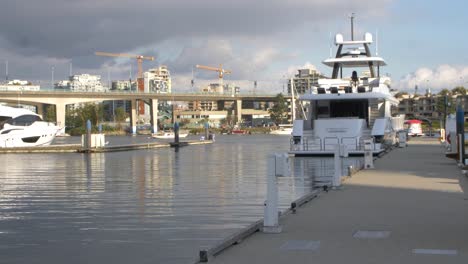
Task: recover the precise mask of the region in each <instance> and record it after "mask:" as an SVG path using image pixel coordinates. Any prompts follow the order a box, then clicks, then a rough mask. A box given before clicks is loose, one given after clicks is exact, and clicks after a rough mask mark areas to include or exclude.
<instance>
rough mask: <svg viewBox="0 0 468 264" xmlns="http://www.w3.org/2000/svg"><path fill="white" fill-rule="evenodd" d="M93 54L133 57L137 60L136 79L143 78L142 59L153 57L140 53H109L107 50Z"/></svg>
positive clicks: (151, 58) (151, 59)
mask: <svg viewBox="0 0 468 264" xmlns="http://www.w3.org/2000/svg"><path fill="white" fill-rule="evenodd" d="M94 54H96V55H97V56H107V57H126V58H134V59H136V60H137V64H138V79H140V78H143V66H142V65H141V64H142V63H143V60H150V61H153V60H154V57H151V56H142V55H132V54H125V53H109V52H100V51H97V52H95V53H94Z"/></svg>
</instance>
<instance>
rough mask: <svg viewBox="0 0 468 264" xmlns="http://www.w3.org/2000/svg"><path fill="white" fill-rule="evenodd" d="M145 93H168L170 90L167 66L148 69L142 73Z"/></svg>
mask: <svg viewBox="0 0 468 264" xmlns="http://www.w3.org/2000/svg"><path fill="white" fill-rule="evenodd" d="M143 78H144V92H145V93H170V92H171V91H172V80H171V74H170V72H169V70H168V69H167V66H165V65H161V66H159V67H158V68H154V69H150V70H149V71H147V72H145V73H144V74H143Z"/></svg>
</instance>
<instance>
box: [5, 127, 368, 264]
mask: <svg viewBox="0 0 468 264" xmlns="http://www.w3.org/2000/svg"><path fill="white" fill-rule="evenodd" d="M192 137H193V138H192V139H195V137H194V136H192ZM79 140H80V139H79V138H76V137H67V138H58V139H57V140H56V143H77V142H79ZM106 140H108V141H109V142H110V143H109V144H111V145H117V144H129V143H143V142H147V141H152V142H153V141H154V140H155V139H151V138H148V137H146V136H137V137H107V139H106ZM288 147H289V137H288V136H274V135H251V136H236V135H220V136H217V137H216V142H215V143H214V144H209V145H199V146H189V147H183V148H180V149H178V150H176V149H173V148H163V149H150V150H137V151H124V152H111V153H94V154H77V153H57V154H3V155H2V158H1V159H0V164H1V166H0V208H1V213H0V255H1V256H2V257H1V258H0V263H28V264H30V263H193V261H194V260H195V259H196V258H197V256H198V251H199V250H200V249H206V248H209V247H210V246H213V245H216V244H217V243H219V242H220V241H222V240H223V239H224V238H226V237H227V236H228V235H230V234H232V233H233V232H236V231H238V230H240V229H241V228H243V227H245V226H247V225H249V224H251V223H253V222H255V221H257V220H259V219H261V218H262V217H263V203H264V200H265V197H266V193H265V191H266V172H267V156H268V155H270V154H272V153H275V152H286V151H287V150H288ZM291 164H292V166H291V168H292V169H291V170H292V175H291V176H289V177H279V178H278V185H279V196H280V204H281V208H282V209H285V208H287V207H288V206H289V204H290V203H291V202H292V201H293V200H295V199H297V198H299V197H301V196H303V195H305V194H307V193H309V192H310V191H312V190H313V189H314V188H318V186H320V185H323V184H328V182H331V176H332V175H333V173H334V168H333V164H334V163H333V158H292V159H291ZM361 164H362V158H347V159H345V160H344V162H343V168H344V170H343V171H344V172H346V171H347V170H346V168H347V167H348V166H349V165H353V166H360V165H361Z"/></svg>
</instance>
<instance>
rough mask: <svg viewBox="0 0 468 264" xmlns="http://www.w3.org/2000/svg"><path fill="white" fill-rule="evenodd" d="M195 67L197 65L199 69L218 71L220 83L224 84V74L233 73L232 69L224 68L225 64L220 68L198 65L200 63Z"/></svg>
mask: <svg viewBox="0 0 468 264" xmlns="http://www.w3.org/2000/svg"><path fill="white" fill-rule="evenodd" d="M195 67H197V69H203V70H208V71H215V72H218V77H219V84H220V85H222V84H223V77H224V74H231V71H230V70H226V69H223V65H222V64H220V65H219V68H215V67H210V66H204V65H198V64H197V65H196V66H195Z"/></svg>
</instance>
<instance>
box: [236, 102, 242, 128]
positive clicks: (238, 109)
mask: <svg viewBox="0 0 468 264" xmlns="http://www.w3.org/2000/svg"><path fill="white" fill-rule="evenodd" d="M236 115H237V124H240V122H241V121H242V100H236Z"/></svg>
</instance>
